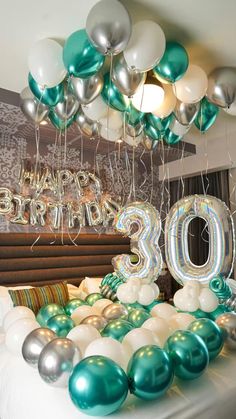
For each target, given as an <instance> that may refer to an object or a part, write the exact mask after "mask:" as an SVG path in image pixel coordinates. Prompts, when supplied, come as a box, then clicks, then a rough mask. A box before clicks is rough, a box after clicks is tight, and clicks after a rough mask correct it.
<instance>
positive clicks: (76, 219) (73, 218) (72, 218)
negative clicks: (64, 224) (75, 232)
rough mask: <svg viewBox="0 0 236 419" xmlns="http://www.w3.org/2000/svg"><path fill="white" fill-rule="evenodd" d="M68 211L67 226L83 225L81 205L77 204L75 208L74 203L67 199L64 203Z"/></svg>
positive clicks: (82, 207) (83, 215) (83, 217)
mask: <svg viewBox="0 0 236 419" xmlns="http://www.w3.org/2000/svg"><path fill="white" fill-rule="evenodd" d="M66 208H67V211H68V228H69V229H71V228H74V227H76V225H78V227H85V210H84V206H83V205H77V207H76V208H75V206H74V203H73V202H71V201H69V202H67V204H66Z"/></svg>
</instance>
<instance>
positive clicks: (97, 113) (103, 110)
mask: <svg viewBox="0 0 236 419" xmlns="http://www.w3.org/2000/svg"><path fill="white" fill-rule="evenodd" d="M82 109H83V112H84V114H85V115H86V116H87V117H88V118H90V119H92V120H93V121H99V120H100V119H101V118H104V117H105V116H106V115H107V105H106V103H105V102H104V101H103V99H102V97H101V96H100V95H99V96H97V97H96V99H94V100H93V101H92V102H90V103H88V104H87V105H82Z"/></svg>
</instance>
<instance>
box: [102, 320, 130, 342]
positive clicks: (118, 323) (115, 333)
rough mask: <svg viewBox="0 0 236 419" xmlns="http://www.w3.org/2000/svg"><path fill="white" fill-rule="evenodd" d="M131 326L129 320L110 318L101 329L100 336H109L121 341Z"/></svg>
mask: <svg viewBox="0 0 236 419" xmlns="http://www.w3.org/2000/svg"><path fill="white" fill-rule="evenodd" d="M132 329H133V326H132V324H131V323H130V322H128V321H127V320H123V319H117V320H112V321H111V322H109V323H108V325H107V326H106V327H105V328H104V329H103V331H102V336H106V337H110V338H113V339H116V340H119V341H122V340H123V338H124V336H125V335H127V333H128V332H130V330H132Z"/></svg>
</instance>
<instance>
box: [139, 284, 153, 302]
mask: <svg viewBox="0 0 236 419" xmlns="http://www.w3.org/2000/svg"><path fill="white" fill-rule="evenodd" d="M155 294H156V293H155V290H154V289H153V287H152V286H151V285H149V284H145V285H142V286H141V288H140V291H139V293H138V299H137V301H138V303H139V304H142V305H143V306H148V305H149V304H151V303H152V302H153V301H154V300H155Z"/></svg>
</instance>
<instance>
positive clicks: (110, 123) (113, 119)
mask: <svg viewBox="0 0 236 419" xmlns="http://www.w3.org/2000/svg"><path fill="white" fill-rule="evenodd" d="M99 122H100V124H101V125H102V126H104V127H106V128H108V129H111V130H113V129H114V130H118V129H121V128H122V126H123V114H122V113H121V112H119V111H115V110H113V109H109V112H107V115H106V116H105V117H103V118H101V119H100V121H99Z"/></svg>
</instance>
